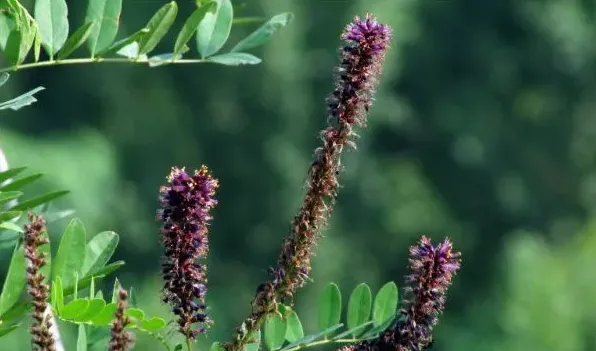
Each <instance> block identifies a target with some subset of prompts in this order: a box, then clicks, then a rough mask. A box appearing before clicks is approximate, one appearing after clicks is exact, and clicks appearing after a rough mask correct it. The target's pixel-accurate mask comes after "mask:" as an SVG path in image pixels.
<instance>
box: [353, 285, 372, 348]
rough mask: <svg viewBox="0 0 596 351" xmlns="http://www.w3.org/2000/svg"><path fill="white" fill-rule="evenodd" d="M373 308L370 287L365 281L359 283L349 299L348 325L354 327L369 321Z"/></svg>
mask: <svg viewBox="0 0 596 351" xmlns="http://www.w3.org/2000/svg"><path fill="white" fill-rule="evenodd" d="M371 308H372V293H371V291H370V288H369V287H368V285H366V284H365V283H362V284H359V285H358V286H356V288H354V290H353V291H352V293H351V294H350V300H349V301H348V312H347V327H348V328H349V329H352V328H355V327H356V326H359V325H361V324H362V323H365V322H366V321H368V317H369V316H370V310H371ZM354 337H356V334H354Z"/></svg>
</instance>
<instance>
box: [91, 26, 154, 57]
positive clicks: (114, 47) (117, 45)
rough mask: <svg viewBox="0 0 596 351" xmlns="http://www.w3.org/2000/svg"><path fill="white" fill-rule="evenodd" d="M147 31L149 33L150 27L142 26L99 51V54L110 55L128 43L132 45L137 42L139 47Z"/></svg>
mask: <svg viewBox="0 0 596 351" xmlns="http://www.w3.org/2000/svg"><path fill="white" fill-rule="evenodd" d="M147 33H149V29H147V28H142V29H140V30H139V31H137V32H135V33H133V34H132V35H130V36H129V37H126V38H124V39H122V40H119V41H117V42H115V43H114V44H112V46H110V47H109V48H107V49H104V50H101V51H98V53H97V56H108V55H112V54H115V53H117V52H118V51H120V50H122V48H124V47H126V46H128V45H131V44H132V43H137V47H138V42H140V41H141V40H142V39H143V37H144V36H145V35H147ZM137 51H138V50H137Z"/></svg>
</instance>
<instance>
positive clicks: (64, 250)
mask: <svg viewBox="0 0 596 351" xmlns="http://www.w3.org/2000/svg"><path fill="white" fill-rule="evenodd" d="M86 243H87V234H86V232H85V227H84V226H83V223H82V222H81V221H80V220H79V219H77V218H75V219H73V220H72V221H70V223H69V224H68V226H67V227H66V230H65V231H64V234H62V238H61V239H60V246H58V252H57V253H56V258H55V259H54V269H53V272H52V277H53V279H56V277H60V278H62V282H63V285H64V286H69V285H74V279H75V273H77V272H78V273H79V274H80V273H81V269H82V268H83V262H84V261H85V253H86V250H85V248H86Z"/></svg>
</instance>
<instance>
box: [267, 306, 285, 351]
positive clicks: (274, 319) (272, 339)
mask: <svg viewBox="0 0 596 351" xmlns="http://www.w3.org/2000/svg"><path fill="white" fill-rule="evenodd" d="M287 328H288V325H287V324H286V321H285V320H284V319H283V318H282V316H280V315H279V314H277V313H271V314H269V315H267V317H266V319H265V325H264V326H263V340H264V342H265V346H267V348H268V349H269V350H271V351H273V350H277V349H279V348H280V347H281V345H283V342H284V340H285V339H286V330H287Z"/></svg>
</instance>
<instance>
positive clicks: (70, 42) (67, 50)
mask: <svg viewBox="0 0 596 351" xmlns="http://www.w3.org/2000/svg"><path fill="white" fill-rule="evenodd" d="M95 26H96V25H95V22H87V23H85V24H83V26H82V27H81V28H79V29H77V31H76V32H74V33H73V35H71V36H70V38H68V39H67V40H66V43H64V47H63V48H62V50H60V52H59V53H58V60H63V59H65V58H67V57H68V56H70V54H72V53H73V51H75V50H76V49H78V48H79V46H81V45H83V43H84V42H85V41H86V40H87V38H89V35H91V31H92V30H93V28H94V27H95Z"/></svg>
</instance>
